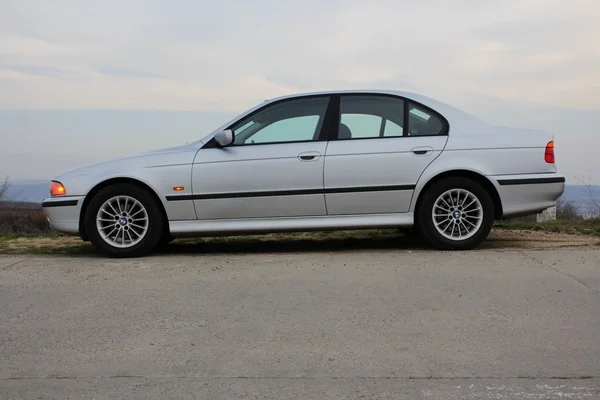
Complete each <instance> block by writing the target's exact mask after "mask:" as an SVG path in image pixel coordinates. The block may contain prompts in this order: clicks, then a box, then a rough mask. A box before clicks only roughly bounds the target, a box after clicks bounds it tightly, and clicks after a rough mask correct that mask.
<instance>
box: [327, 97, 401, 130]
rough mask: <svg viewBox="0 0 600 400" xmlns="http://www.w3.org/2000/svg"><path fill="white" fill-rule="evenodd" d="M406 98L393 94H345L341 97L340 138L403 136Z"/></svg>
mask: <svg viewBox="0 0 600 400" xmlns="http://www.w3.org/2000/svg"><path fill="white" fill-rule="evenodd" d="M403 126H404V100H402V99H399V98H394V97H391V96H377V95H345V96H342V97H341V98H340V127H339V138H340V139H367V138H378V137H395V136H402V135H403V132H404V129H403Z"/></svg>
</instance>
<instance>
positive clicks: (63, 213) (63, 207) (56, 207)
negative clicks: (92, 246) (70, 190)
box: [42, 196, 83, 235]
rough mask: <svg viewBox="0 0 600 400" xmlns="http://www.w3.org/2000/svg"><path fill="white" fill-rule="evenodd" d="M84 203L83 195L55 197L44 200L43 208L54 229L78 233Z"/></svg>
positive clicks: (73, 233) (72, 233) (67, 232)
mask: <svg viewBox="0 0 600 400" xmlns="http://www.w3.org/2000/svg"><path fill="white" fill-rule="evenodd" d="M82 205H83V196H69V197H53V198H50V199H46V200H44V201H43V202H42V209H43V210H44V214H45V215H46V218H47V219H48V222H49V223H50V227H51V228H52V229H53V230H55V231H57V232H61V233H66V234H70V235H78V234H79V215H80V213H81V206H82Z"/></svg>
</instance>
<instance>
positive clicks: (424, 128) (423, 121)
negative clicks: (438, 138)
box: [408, 103, 444, 136]
mask: <svg viewBox="0 0 600 400" xmlns="http://www.w3.org/2000/svg"><path fill="white" fill-rule="evenodd" d="M442 133H444V123H443V122H442V120H441V119H440V118H439V117H438V116H437V115H435V114H434V113H432V112H431V111H429V110H427V109H425V108H423V107H421V106H419V105H417V104H414V103H409V105H408V136H435V135H441V134H442Z"/></svg>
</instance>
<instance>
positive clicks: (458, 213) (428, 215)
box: [417, 177, 494, 250]
mask: <svg viewBox="0 0 600 400" xmlns="http://www.w3.org/2000/svg"><path fill="white" fill-rule="evenodd" d="M424 196H425V197H424V201H423V202H422V204H421V205H420V207H419V210H418V211H417V212H418V219H419V221H420V225H421V229H422V232H423V234H424V236H425V237H426V238H427V240H428V241H429V242H430V243H431V244H432V245H433V246H435V247H437V248H439V249H443V250H468V249H472V248H474V247H476V246H478V245H479V244H481V243H482V242H483V241H484V240H485V239H486V238H487V237H488V235H489V233H490V231H491V230H492V225H493V222H494V204H493V202H492V199H491V197H490V195H489V194H488V193H487V191H486V190H485V189H484V188H483V187H482V186H481V185H480V184H478V183H477V182H475V181H473V180H471V179H467V178H460V177H456V178H448V179H444V180H441V181H439V182H436V183H434V184H433V185H432V186H431V187H430V188H429V189H428V190H427V192H426V193H424Z"/></svg>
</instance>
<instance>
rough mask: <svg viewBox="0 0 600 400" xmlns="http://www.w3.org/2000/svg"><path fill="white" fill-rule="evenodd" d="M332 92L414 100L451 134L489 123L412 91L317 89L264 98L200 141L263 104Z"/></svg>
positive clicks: (479, 129) (476, 131)
mask: <svg viewBox="0 0 600 400" xmlns="http://www.w3.org/2000/svg"><path fill="white" fill-rule="evenodd" d="M334 94H387V95H393V96H399V97H403V98H406V99H409V100H414V101H416V102H418V103H421V104H423V105H425V106H427V107H429V108H431V109H433V110H434V111H436V112H438V113H439V114H441V115H442V116H444V118H446V120H447V121H448V124H449V133H450V134H453V135H469V134H473V133H478V132H484V131H485V130H486V129H482V128H485V127H487V128H489V127H490V124H488V123H486V122H484V121H482V120H480V119H479V118H477V117H475V116H474V115H471V114H469V113H467V112H465V111H462V110H459V109H458V108H456V107H454V106H451V105H449V104H446V103H443V102H441V101H438V100H435V99H433V98H431V97H428V96H425V95H422V94H418V93H414V92H406V91H401V90H383V89H344V90H327V91H318V92H304V93H293V94H288V95H284V96H279V97H274V98H271V99H267V100H265V101H264V102H263V103H260V104H255V105H254V106H253V107H252V108H250V109H248V110H246V111H245V112H243V113H241V114H238V115H237V116H236V117H234V118H233V119H231V120H229V121H227V122H226V123H225V124H223V125H221V126H220V127H219V128H217V129H215V130H214V131H213V132H211V133H210V134H209V135H207V136H206V137H205V138H203V139H201V141H204V142H205V141H206V140H208V139H210V138H211V137H212V136H213V135H214V134H215V133H216V132H218V131H219V130H222V129H226V127H227V126H230V125H231V124H232V123H233V122H234V121H236V120H239V119H240V118H244V117H245V116H246V115H248V114H250V113H251V112H253V111H255V110H257V109H259V108H261V107H263V106H264V105H265V104H268V103H272V102H276V101H279V100H285V99H292V98H301V97H309V96H318V95H334Z"/></svg>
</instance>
